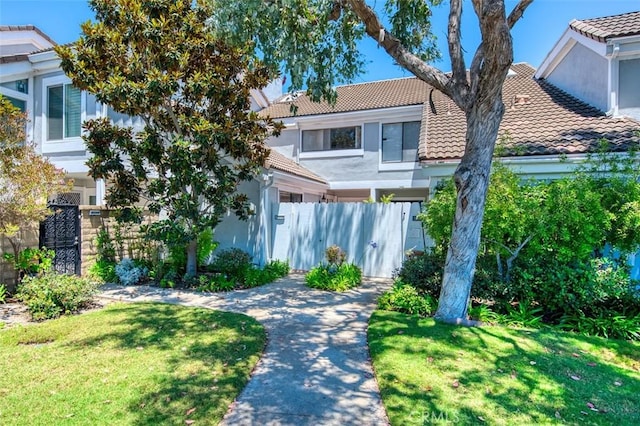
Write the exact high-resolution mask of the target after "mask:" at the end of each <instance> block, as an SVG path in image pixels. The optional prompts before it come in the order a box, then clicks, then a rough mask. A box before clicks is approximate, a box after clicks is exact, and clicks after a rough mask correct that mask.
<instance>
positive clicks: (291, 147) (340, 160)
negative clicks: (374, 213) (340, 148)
mask: <svg viewBox="0 0 640 426" xmlns="http://www.w3.org/2000/svg"><path fill="white" fill-rule="evenodd" d="M327 127H331V121H327ZM299 140H300V130H299V129H289V130H285V131H283V132H282V133H281V135H280V136H279V137H278V138H271V139H269V141H268V144H269V145H270V146H271V147H273V148H275V149H277V150H278V151H279V152H281V153H282V154H284V155H286V156H288V157H290V158H294V159H295V158H296V157H297V156H298V144H299ZM362 143H363V153H362V155H355V156H354V155H349V156H340V155H339V153H338V152H336V156H330V157H318V158H313V157H311V158H309V157H308V156H307V157H306V158H300V159H299V163H300V165H301V166H304V167H306V168H307V169H309V170H311V171H312V172H314V173H316V174H317V175H319V176H321V177H323V178H325V179H326V180H327V181H329V182H331V183H345V184H348V183H354V185H355V184H356V182H358V181H361V182H367V183H368V184H370V186H371V187H372V188H377V187H380V185H382V187H388V185H387V184H388V183H389V182H390V181H395V180H404V181H409V182H411V181H415V180H422V179H428V178H429V173H428V172H427V171H426V170H424V169H421V168H420V169H417V170H380V151H379V150H380V123H379V122H370V123H364V125H363V134H362ZM323 154H324V153H323ZM404 186H407V185H404Z"/></svg>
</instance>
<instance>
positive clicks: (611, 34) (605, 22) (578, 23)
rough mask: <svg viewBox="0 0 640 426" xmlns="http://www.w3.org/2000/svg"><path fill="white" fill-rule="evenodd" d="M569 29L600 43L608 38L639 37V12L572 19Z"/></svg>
mask: <svg viewBox="0 0 640 426" xmlns="http://www.w3.org/2000/svg"><path fill="white" fill-rule="evenodd" d="M569 28H571V29H572V30H574V31H576V32H578V33H580V34H582V35H584V36H586V37H589V38H591V39H594V40H597V41H599V42H601V43H602V42H605V41H607V40H608V39H610V38H616V37H626V36H632V35H639V34H640V11H638V12H630V13H624V14H622V15H614V16H606V17H602V18H594V19H584V20H577V19H574V20H573V21H571V22H570V23H569Z"/></svg>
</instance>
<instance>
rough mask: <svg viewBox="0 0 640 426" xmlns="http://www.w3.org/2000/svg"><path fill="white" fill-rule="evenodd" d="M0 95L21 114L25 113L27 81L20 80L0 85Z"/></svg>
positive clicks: (27, 92)
mask: <svg viewBox="0 0 640 426" xmlns="http://www.w3.org/2000/svg"><path fill="white" fill-rule="evenodd" d="M0 94H2V96H4V97H5V98H6V99H7V100H8V101H9V102H11V103H12V104H13V106H14V107H16V108H18V109H19V110H20V111H22V112H26V111H27V99H28V97H27V95H28V94H29V80H27V79H26V78H25V79H20V80H13V81H6V82H4V83H0Z"/></svg>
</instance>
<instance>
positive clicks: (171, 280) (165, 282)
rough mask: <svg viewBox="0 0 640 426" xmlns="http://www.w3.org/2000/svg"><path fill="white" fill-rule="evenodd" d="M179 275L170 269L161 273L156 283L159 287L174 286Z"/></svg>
mask: <svg viewBox="0 0 640 426" xmlns="http://www.w3.org/2000/svg"><path fill="white" fill-rule="evenodd" d="M179 278H180V277H179V275H178V272H177V271H176V270H175V269H170V270H168V271H166V272H165V273H163V275H162V278H160V281H158V285H159V286H160V287H161V288H175V287H176V284H177V283H178V282H179Z"/></svg>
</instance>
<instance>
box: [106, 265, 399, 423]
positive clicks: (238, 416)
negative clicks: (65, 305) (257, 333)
mask: <svg viewBox="0 0 640 426" xmlns="http://www.w3.org/2000/svg"><path fill="white" fill-rule="evenodd" d="M390 284H391V282H390V280H378V279H367V278H365V279H364V282H363V284H362V285H361V286H360V287H358V288H357V289H355V290H352V291H348V292H345V293H331V292H323V291H316V290H312V289H309V288H308V287H306V286H305V285H304V276H302V275H290V276H288V277H287V278H284V279H281V280H278V281H277V282H275V283H272V284H267V285H265V286H262V287H258V288H254V289H250V290H239V291H233V292H229V293H215V294H205V293H195V292H187V291H177V290H166V289H160V288H154V287H146V286H136V287H121V286H109V287H106V288H105V289H104V291H103V293H102V294H101V297H104V298H107V299H112V300H120V301H126V302H137V301H155V302H167V303H175V304H181V305H188V306H199V307H206V308H211V309H219V310H224V311H232V312H240V313H243V314H247V315H249V316H252V317H254V318H256V319H257V320H258V321H260V322H261V323H262V324H263V325H264V326H265V328H266V330H267V333H268V342H267V347H266V349H265V352H264V354H263V356H262V358H261V359H260V361H259V362H258V365H257V366H256V368H255V370H254V372H253V374H252V377H251V379H250V380H249V383H248V384H247V386H246V387H245V389H244V390H243V391H242V393H241V394H240V396H239V397H238V399H237V400H236V402H235V403H234V404H233V405H232V406H231V407H230V409H229V411H228V412H227V414H226V416H225V418H224V420H223V421H222V424H224V425H232V426H235V425H355V424H357V425H387V424H388V420H387V416H386V414H385V411H384V408H383V406H382V402H381V399H380V393H379V390H378V385H377V383H376V380H375V378H374V376H373V369H372V367H371V361H370V359H369V351H368V348H367V323H368V320H369V317H370V315H371V313H372V312H373V310H374V309H375V301H376V299H377V296H379V295H380V294H381V293H382V291H384V290H385V289H387V288H388V287H389V286H390Z"/></svg>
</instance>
